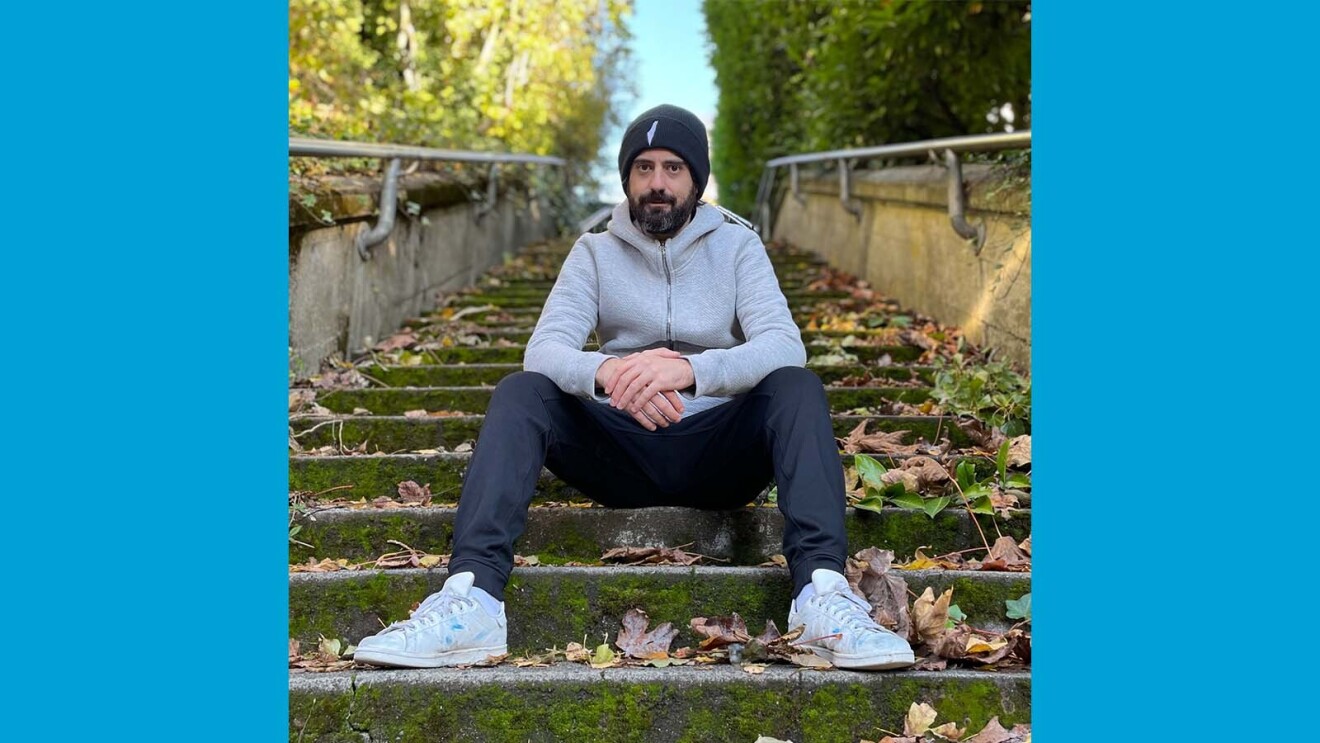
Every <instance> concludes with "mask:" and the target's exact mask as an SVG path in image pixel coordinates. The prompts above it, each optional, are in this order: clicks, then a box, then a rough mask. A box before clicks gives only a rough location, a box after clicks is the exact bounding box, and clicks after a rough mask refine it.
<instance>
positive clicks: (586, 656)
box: [564, 642, 591, 663]
mask: <svg viewBox="0 0 1320 743" xmlns="http://www.w3.org/2000/svg"><path fill="white" fill-rule="evenodd" d="M564 659H565V660H567V661H569V662H571V663H586V662H588V661H590V660H591V653H589V652H587V648H586V647H585V646H584V645H583V644H582V643H580V642H570V643H569V644H568V647H567V648H565V649H564Z"/></svg>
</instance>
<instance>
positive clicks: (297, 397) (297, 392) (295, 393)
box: [289, 387, 316, 413]
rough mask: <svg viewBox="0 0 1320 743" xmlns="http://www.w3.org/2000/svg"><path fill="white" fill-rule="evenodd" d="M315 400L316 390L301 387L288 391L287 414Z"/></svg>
mask: <svg viewBox="0 0 1320 743" xmlns="http://www.w3.org/2000/svg"><path fill="white" fill-rule="evenodd" d="M315 400H316V390H313V389H308V388H306V387H302V388H299V389H294V390H289V412H290V413H292V412H294V411H296V410H300V409H302V407H303V406H305V405H310V404H311V403H312V402H313V401H315Z"/></svg>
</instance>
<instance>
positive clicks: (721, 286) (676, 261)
mask: <svg viewBox="0 0 1320 743" xmlns="http://www.w3.org/2000/svg"><path fill="white" fill-rule="evenodd" d="M592 331H595V333H596V335H597V337H598V339H599V341H600V351H583V350H582V346H583V345H585V344H586V342H587V339H588V337H589V336H590V335H591V333H592ZM657 347H665V348H670V349H673V350H676V351H679V352H680V353H681V354H682V355H683V357H684V358H686V359H687V360H688V361H689V362H690V363H691V364H692V372H693V376H694V377H695V379H696V385H695V388H693V387H689V388H688V389H686V390H679V391H678V394H679V396H680V397H681V398H682V399H683V406H684V411H683V418H685V419H686V418H688V417H689V416H692V415H695V414H697V413H700V412H702V411H704V410H709V409H711V408H713V407H715V406H717V405H721V404H723V403H726V402H728V401H729V400H731V399H733V396H735V395H739V394H742V393H745V392H747V391H749V390H751V389H752V388H753V387H755V386H756V384H757V383H758V382H760V381H761V380H762V379H763V378H765V376H766V375H767V374H769V373H770V372H772V371H774V370H775V369H778V368H780V367H783V366H799V367H801V366H805V365H806V361H807V352H806V348H805V347H804V346H803V344H802V334H801V332H800V331H799V330H798V327H797V325H796V324H795V323H794V322H793V315H792V313H791V312H790V311H789V309H788V301H787V300H786V299H785V298H784V294H783V292H782V291H781V290H780V289H779V282H778V280H777V279H776V277H775V272H774V267H773V266H772V265H771V264H770V258H769V256H768V255H767V254H766V250H765V246H764V245H763V244H762V243H761V240H760V238H759V237H758V236H757V235H756V233H755V232H753V231H752V230H749V229H747V228H746V227H744V226H742V225H739V224H734V223H731V222H728V221H726V220H725V217H724V214H723V213H722V212H720V210H719V209H717V208H715V207H713V206H710V205H707V204H700V205H698V207H697V211H696V214H695V215H694V217H693V219H692V221H691V222H689V223H688V224H687V226H685V227H684V228H683V229H682V230H680V231H679V233H678V234H677V235H675V236H674V237H672V238H670V239H669V240H667V241H663V242H661V241H658V240H656V239H654V238H652V237H651V236H649V235H647V234H645V233H643V232H642V231H641V230H639V229H637V227H636V226H635V225H634V224H633V222H632V219H631V217H630V216H629V214H628V202H627V201H624V202H621V203H620V204H619V205H618V206H617V207H615V209H614V214H613V218H612V219H611V220H610V223H609V225H608V226H607V231H606V232H603V233H598V234H594V233H587V234H585V235H583V236H582V237H580V238H578V241H577V242H576V243H575V244H574V245H573V248H572V250H571V251H569V254H568V257H567V258H566V259H565V260H564V265H563V267H562V268H561V269H560V271H559V278H558V279H557V280H556V281H555V285H554V288H553V289H551V291H550V296H549V297H548V298H547V299H546V302H545V307H544V308H543V309H542V310H541V318H540V320H539V321H538V322H537V323H536V329H535V330H534V331H533V332H532V338H531V340H530V341H528V343H527V350H526V353H525V354H524V357H523V369H525V370H526V371H534V372H540V373H541V374H544V375H546V376H547V377H549V378H550V379H551V380H553V381H554V382H555V384H557V385H559V388H560V389H562V390H564V391H565V392H567V393H569V394H573V395H578V396H581V397H590V398H591V399H593V400H595V401H596V402H599V403H603V404H606V405H608V403H609V399H610V398H609V396H608V395H605V394H604V392H603V390H598V389H597V387H596V371H597V370H598V369H599V368H600V365H601V364H603V363H605V361H606V360H608V359H609V358H610V357H611V356H616V357H623V356H627V355H629V354H631V353H635V352H637V351H643V350H646V349H650V348H657ZM619 413H620V414H621V415H626V413H625V412H624V411H619Z"/></svg>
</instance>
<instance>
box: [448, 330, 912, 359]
mask: <svg viewBox="0 0 1320 743" xmlns="http://www.w3.org/2000/svg"><path fill="white" fill-rule="evenodd" d="M441 330H443V329H441ZM532 331H533V328H504V327H491V328H481V329H473V330H471V331H470V332H467V333H466V334H468V335H475V336H477V337H478V338H484V339H486V340H488V341H497V340H498V341H502V342H504V343H518V344H522V345H526V344H527V342H528V341H529V340H531V338H532ZM798 334H799V335H800V336H801V337H802V342H803V343H804V344H806V345H807V346H808V349H807V353H808V355H810V354H811V350H810V346H812V345H817V344H822V343H830V342H831V341H842V339H844V338H847V337H849V336H852V337H853V338H855V339H858V340H864V339H867V338H872V339H877V340H882V339H884V338H885V337H886V336H887V335H888V333H887V332H886V331H885V330H884V329H871V330H802V329H800V328H799V329H798ZM435 335H437V336H439V335H443V333H436V334H435ZM583 348H585V349H589V350H590V349H595V348H599V344H598V343H595V342H589V343H587V344H586V345H585V346H583ZM847 350H849V351H851V349H847ZM913 350H914V351H916V355H918V356H919V355H920V354H921V350H920V349H917V348H915V347H913Z"/></svg>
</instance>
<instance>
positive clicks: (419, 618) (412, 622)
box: [385, 591, 477, 633]
mask: <svg viewBox="0 0 1320 743" xmlns="http://www.w3.org/2000/svg"><path fill="white" fill-rule="evenodd" d="M476 604H477V602H476V601H475V600H473V599H469V598H464V597H462V596H459V595H457V594H453V593H445V592H444V591H441V592H440V593H433V594H431V595H430V596H427V597H426V599H425V600H424V601H422V603H421V605H420V606H418V607H417V611H415V612H413V615H412V616H411V617H409V618H407V619H403V620H400V621H398V622H394V623H393V624H391V625H390V626H389V627H386V628H385V632H400V631H401V632H405V633H407V632H414V631H416V630H419V629H421V628H423V627H429V626H431V625H433V624H435V623H436V622H438V621H440V618H441V617H444V616H447V615H449V614H452V613H454V611H455V610H456V609H460V608H468V607H471V606H476Z"/></svg>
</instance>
